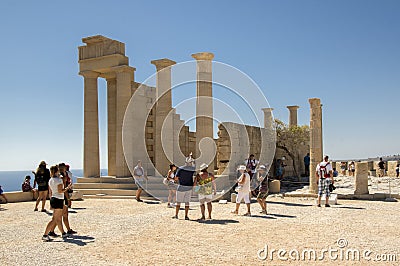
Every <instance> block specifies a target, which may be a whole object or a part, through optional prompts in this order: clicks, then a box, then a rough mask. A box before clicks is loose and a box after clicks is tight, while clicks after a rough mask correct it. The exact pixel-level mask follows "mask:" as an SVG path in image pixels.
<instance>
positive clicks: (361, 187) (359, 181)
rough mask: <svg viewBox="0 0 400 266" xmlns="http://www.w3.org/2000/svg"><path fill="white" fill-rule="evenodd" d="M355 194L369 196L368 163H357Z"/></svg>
mask: <svg viewBox="0 0 400 266" xmlns="http://www.w3.org/2000/svg"><path fill="white" fill-rule="evenodd" d="M354 194H356V195H363V194H369V191H368V163H367V162H359V163H356V172H355V190H354Z"/></svg>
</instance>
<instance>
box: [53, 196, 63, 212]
mask: <svg viewBox="0 0 400 266" xmlns="http://www.w3.org/2000/svg"><path fill="white" fill-rule="evenodd" d="M50 206H51V207H52V208H53V209H63V208H64V200H63V199H58V198H54V197H51V199H50Z"/></svg>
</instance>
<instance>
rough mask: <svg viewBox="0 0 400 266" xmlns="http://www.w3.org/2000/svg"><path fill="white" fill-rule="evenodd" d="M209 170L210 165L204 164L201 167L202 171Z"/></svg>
mask: <svg viewBox="0 0 400 266" xmlns="http://www.w3.org/2000/svg"><path fill="white" fill-rule="evenodd" d="M207 168H208V165H207V164H206V163H202V164H201V165H200V170H204V169H207Z"/></svg>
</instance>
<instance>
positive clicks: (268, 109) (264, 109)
mask: <svg viewBox="0 0 400 266" xmlns="http://www.w3.org/2000/svg"><path fill="white" fill-rule="evenodd" d="M261 110H263V112H264V113H266V112H272V111H273V110H274V108H270V107H268V108H261Z"/></svg>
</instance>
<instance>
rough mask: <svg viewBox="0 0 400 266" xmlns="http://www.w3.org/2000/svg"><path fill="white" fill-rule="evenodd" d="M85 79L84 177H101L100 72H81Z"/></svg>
mask: <svg viewBox="0 0 400 266" xmlns="http://www.w3.org/2000/svg"><path fill="white" fill-rule="evenodd" d="M79 74H80V75H82V76H83V78H84V96H83V98H84V100H83V103H84V118H83V121H84V122H83V123H84V128H83V175H84V176H86V177H99V176H100V150H99V111H98V99H97V95H98V92H97V77H98V76H99V73H98V72H94V71H84V72H80V73H79Z"/></svg>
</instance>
